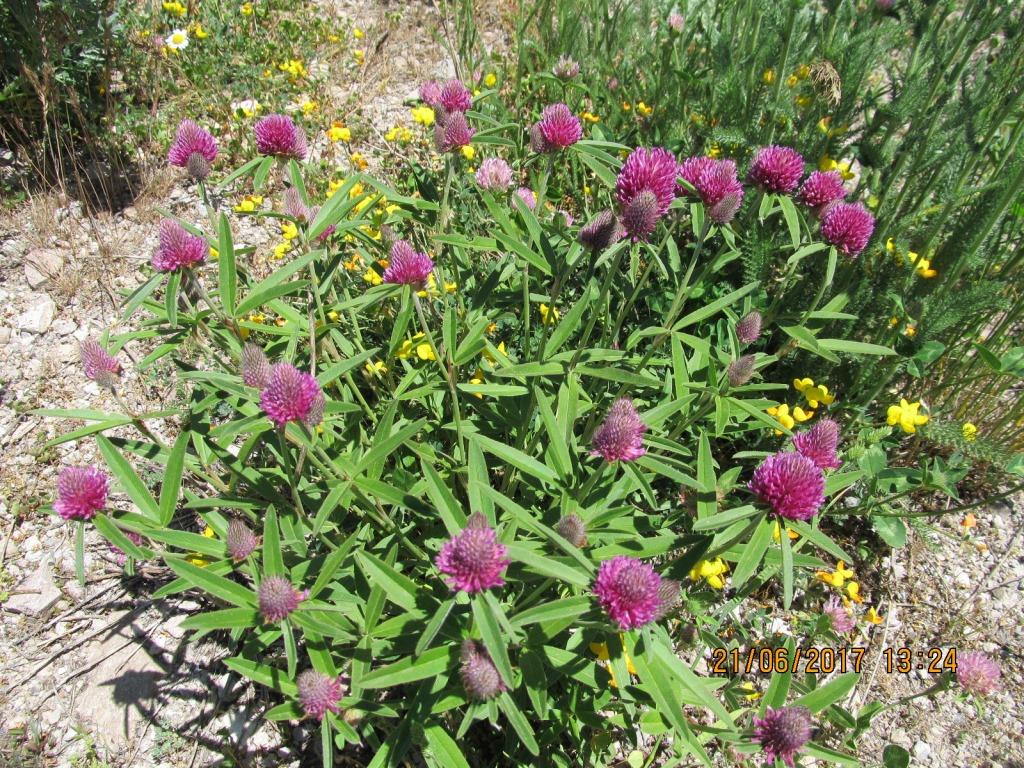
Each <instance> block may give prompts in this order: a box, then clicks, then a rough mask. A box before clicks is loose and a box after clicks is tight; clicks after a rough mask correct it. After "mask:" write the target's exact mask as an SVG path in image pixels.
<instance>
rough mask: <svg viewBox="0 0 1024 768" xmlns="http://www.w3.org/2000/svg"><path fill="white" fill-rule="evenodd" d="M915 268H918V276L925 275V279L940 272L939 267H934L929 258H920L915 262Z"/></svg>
mask: <svg viewBox="0 0 1024 768" xmlns="http://www.w3.org/2000/svg"><path fill="white" fill-rule="evenodd" d="M914 269H915V270H916V272H917V275H918V277H923V278H924V279H925V280H928V279H931V278H933V277H935V276H937V275H938V274H939V271H938V270H937V269H932V263H931V261H929V260H928V259H918V260H917V263H916V264H914Z"/></svg>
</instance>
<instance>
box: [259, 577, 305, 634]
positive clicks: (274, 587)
mask: <svg viewBox="0 0 1024 768" xmlns="http://www.w3.org/2000/svg"><path fill="white" fill-rule="evenodd" d="M256 597H257V600H258V602H259V606H260V613H261V614H263V620H264V621H265V622H267V623H268V624H273V623H275V622H278V621H284V620H285V619H286V618H288V616H289V615H290V614H291V612H292V611H294V610H295V609H296V608H298V607H299V603H301V602H302V601H303V600H305V599H306V598H307V597H309V594H308V593H307V592H305V591H302V590H298V589H296V588H295V587H293V586H292V583H291V582H290V581H289V580H288V579H287V577H285V576H264V577H263V581H261V582H260V588H259V590H258V592H257V595H256Z"/></svg>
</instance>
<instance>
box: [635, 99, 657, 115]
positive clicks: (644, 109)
mask: <svg viewBox="0 0 1024 768" xmlns="http://www.w3.org/2000/svg"><path fill="white" fill-rule="evenodd" d="M636 113H637V114H638V115H640V116H641V117H650V116H651V114H653V113H654V108H653V107H649V106H647V105H646V104H644V103H643V102H642V101H638V102H637V103H636Z"/></svg>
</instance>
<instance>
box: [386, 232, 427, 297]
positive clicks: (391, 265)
mask: <svg viewBox="0 0 1024 768" xmlns="http://www.w3.org/2000/svg"><path fill="white" fill-rule="evenodd" d="M433 269H434V262H433V261H432V260H431V258H430V257H429V256H427V254H425V253H419V252H418V251H416V250H415V249H414V248H413V247H412V246H411V245H409V243H407V242H406V241H405V240H396V241H395V242H394V244H393V245H392V246H391V258H390V259H389V261H388V268H387V269H385V270H384V282H385V283H397V284H398V285H415V286H422V285H424V284H426V282H427V278H428V277H430V272H431V270H433Z"/></svg>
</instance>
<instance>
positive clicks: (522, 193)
mask: <svg viewBox="0 0 1024 768" xmlns="http://www.w3.org/2000/svg"><path fill="white" fill-rule="evenodd" d="M516 196H517V197H518V198H519V199H520V200H522V201H523V204H524V205H525V206H526V207H527V208H529V209H530V210H531V211H533V210H536V209H537V196H536V195H535V194H533V190H532V189H530V188H529V187H520V188H519V189H517V190H516Z"/></svg>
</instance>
